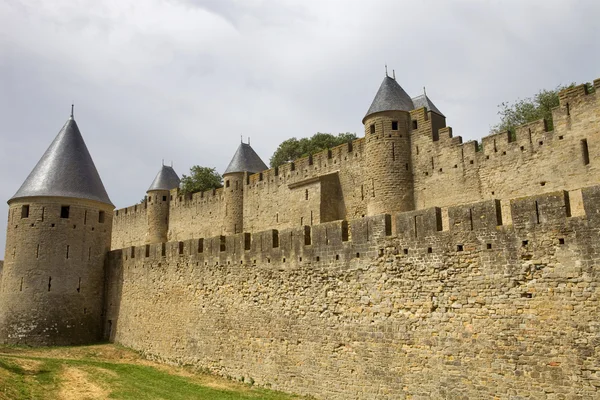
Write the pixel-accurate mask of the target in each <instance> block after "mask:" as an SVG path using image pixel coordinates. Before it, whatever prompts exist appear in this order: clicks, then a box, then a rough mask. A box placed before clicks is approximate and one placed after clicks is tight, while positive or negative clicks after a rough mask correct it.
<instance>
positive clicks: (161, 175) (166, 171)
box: [147, 165, 181, 192]
mask: <svg viewBox="0 0 600 400" xmlns="http://www.w3.org/2000/svg"><path fill="white" fill-rule="evenodd" d="M179 182H181V180H180V179H179V176H177V173H176V172H175V170H174V169H173V167H167V166H166V165H163V166H162V168H161V169H160V171H158V174H156V178H154V181H152V185H150V187H149V188H148V190H147V191H148V192H149V191H151V190H171V189H175V188H177V187H179Z"/></svg>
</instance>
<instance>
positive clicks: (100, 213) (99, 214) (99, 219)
mask: <svg viewBox="0 0 600 400" xmlns="http://www.w3.org/2000/svg"><path fill="white" fill-rule="evenodd" d="M105 216H106V215H105V213H104V211H100V212H98V223H100V224H103V223H104V218H105Z"/></svg>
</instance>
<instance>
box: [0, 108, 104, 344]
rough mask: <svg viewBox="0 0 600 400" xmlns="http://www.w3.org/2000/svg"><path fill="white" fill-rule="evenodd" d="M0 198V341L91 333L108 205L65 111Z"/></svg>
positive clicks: (97, 318)
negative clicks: (0, 203) (1, 240)
mask: <svg viewBox="0 0 600 400" xmlns="http://www.w3.org/2000/svg"><path fill="white" fill-rule="evenodd" d="M8 204H9V215H8V221H9V223H8V228H7V235H6V236H7V240H6V255H5V264H4V271H3V277H2V282H1V284H0V285H1V288H0V341H1V342H3V343H12V344H28V345H74V344H83V343H94V342H96V341H98V340H99V339H100V338H101V337H102V310H103V294H104V260H105V257H106V254H107V252H108V251H109V250H110V238H111V232H112V210H113V208H114V207H113V205H112V203H111V202H110V199H109V198H108V195H107V194H106V190H105V189H104V185H103V184H102V181H101V179H100V176H99V175H98V171H97V170H96V167H95V166H94V162H93V161H92V158H91V156H90V153H89V152H88V149H87V147H86V145H85V142H84V141H83V138H82V136H81V133H80V132H79V128H78V126H77V124H76V123H75V120H74V118H73V115H72V114H71V117H70V118H69V120H67V122H66V123H65V125H64V126H63V128H62V129H61V130H60V132H59V133H58V135H57V136H56V138H55V139H54V141H53V142H52V144H51V145H50V147H49V148H48V150H46V152H45V153H44V155H43V156H42V158H41V159H40V161H39V162H38V163H37V165H36V166H35V168H34V169H33V171H32V172H31V173H30V174H29V176H28V177H27V179H26V180H25V182H24V183H23V185H22V186H21V187H20V188H19V190H18V191H17V193H16V194H15V195H14V196H13V197H12V198H11V199H10V200H9V201H8Z"/></svg>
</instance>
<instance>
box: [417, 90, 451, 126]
mask: <svg viewBox="0 0 600 400" xmlns="http://www.w3.org/2000/svg"><path fill="white" fill-rule="evenodd" d="M412 102H413V104H414V106H415V110H416V109H417V108H421V107H425V108H427V110H428V111H433V112H434V113H436V114H439V115H441V116H442V117H444V118H445V115H444V114H442V112H441V111H440V110H439V109H438V108H437V107H436V106H435V104H433V101H431V99H430V98H429V97H428V96H427V92H426V91H425V86H423V94H422V95H419V96H417V97H415V98H413V99H412Z"/></svg>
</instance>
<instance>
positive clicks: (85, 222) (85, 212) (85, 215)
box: [83, 210, 87, 225]
mask: <svg viewBox="0 0 600 400" xmlns="http://www.w3.org/2000/svg"><path fill="white" fill-rule="evenodd" d="M83 224H84V225H86V224H87V210H85V211H84V212H83Z"/></svg>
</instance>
